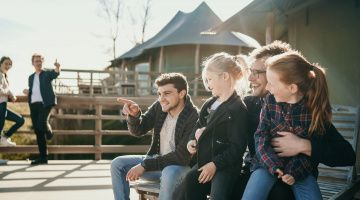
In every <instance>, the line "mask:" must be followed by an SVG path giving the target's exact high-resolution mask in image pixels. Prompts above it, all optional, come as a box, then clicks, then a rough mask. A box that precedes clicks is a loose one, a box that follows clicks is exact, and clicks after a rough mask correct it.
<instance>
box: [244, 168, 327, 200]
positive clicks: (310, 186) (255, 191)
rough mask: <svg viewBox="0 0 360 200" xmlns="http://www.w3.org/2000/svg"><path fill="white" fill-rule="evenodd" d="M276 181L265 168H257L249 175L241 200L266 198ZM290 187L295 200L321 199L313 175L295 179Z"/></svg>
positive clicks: (263, 199)
mask: <svg viewBox="0 0 360 200" xmlns="http://www.w3.org/2000/svg"><path fill="white" fill-rule="evenodd" d="M276 181H277V178H276V177H275V176H273V175H271V174H270V173H269V172H268V171H267V170H266V169H264V168H258V169H256V170H255V171H254V172H253V173H252V174H251V176H250V179H249V181H248V183H247V185H246V188H245V192H244V195H243V197H242V199H243V200H253V199H256V200H266V199H267V197H268V194H269V192H270V190H271V188H272V186H273V185H274V183H275V182H276ZM291 189H292V190H293V192H294V194H295V198H296V199H297V200H303V199H304V200H305V199H306V200H307V199H309V200H318V199H319V200H321V199H322V197H321V192H320V188H319V186H318V184H317V182H316V179H315V177H314V176H312V175H309V176H307V177H306V178H305V179H304V180H301V181H296V182H295V183H294V184H293V185H292V186H291Z"/></svg>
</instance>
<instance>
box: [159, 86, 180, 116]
mask: <svg viewBox="0 0 360 200" xmlns="http://www.w3.org/2000/svg"><path fill="white" fill-rule="evenodd" d="M185 95H186V91H185V90H182V91H180V92H178V91H177V89H176V88H175V87H174V85H173V84H166V85H163V86H159V87H158V96H159V97H158V99H159V102H160V105H161V109H162V111H163V112H170V113H171V114H176V113H177V111H180V110H181V109H182V108H183V105H184V98H185Z"/></svg>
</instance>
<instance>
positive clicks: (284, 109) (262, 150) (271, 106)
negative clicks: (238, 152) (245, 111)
mask: <svg viewBox="0 0 360 200" xmlns="http://www.w3.org/2000/svg"><path fill="white" fill-rule="evenodd" d="M310 123H311V113H310V111H309V110H308V109H307V107H306V105H305V99H302V100H300V101H299V102H297V103H295V104H288V103H276V101H275V98H274V96H273V95H268V96H267V97H266V99H265V103H264V105H263V107H262V109H261V113H260V123H259V126H258V128H257V130H256V132H255V135H254V138H255V149H256V157H255V159H254V160H253V162H252V164H253V165H252V170H255V169H256V168H258V167H261V166H262V167H265V168H267V169H268V170H269V172H270V173H271V174H273V175H274V174H275V171H276V169H281V170H283V172H284V173H285V174H290V175H291V176H293V177H294V178H295V180H302V179H304V178H306V177H307V176H308V175H309V174H312V172H313V166H312V164H311V161H310V157H308V156H306V155H304V154H299V155H296V156H293V157H290V158H279V157H278V156H277V154H276V153H275V152H274V150H273V148H272V147H271V144H270V142H271V139H272V138H274V137H277V132H280V131H288V132H292V133H294V134H296V135H297V136H299V137H301V138H308V137H309V135H308V129H309V126H310Z"/></svg>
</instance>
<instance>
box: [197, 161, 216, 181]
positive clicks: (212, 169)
mask: <svg viewBox="0 0 360 200" xmlns="http://www.w3.org/2000/svg"><path fill="white" fill-rule="evenodd" d="M198 171H201V173H200V176H199V178H198V180H199V183H207V182H209V181H211V180H212V178H213V177H214V175H215V173H216V165H215V164H214V162H209V163H207V164H206V165H204V166H202V167H201V168H200V169H198Z"/></svg>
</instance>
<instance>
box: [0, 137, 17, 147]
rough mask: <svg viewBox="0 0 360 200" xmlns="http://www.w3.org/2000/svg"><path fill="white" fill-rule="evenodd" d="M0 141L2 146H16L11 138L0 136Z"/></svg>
mask: <svg viewBox="0 0 360 200" xmlns="http://www.w3.org/2000/svg"><path fill="white" fill-rule="evenodd" d="M0 143H1V145H4V146H16V143H15V142H13V141H11V138H8V137H5V136H1V139H0Z"/></svg>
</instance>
